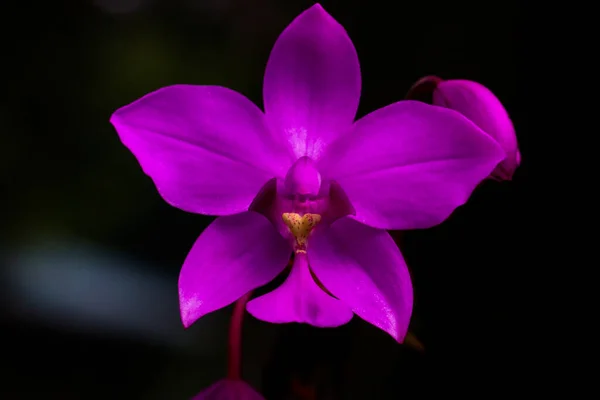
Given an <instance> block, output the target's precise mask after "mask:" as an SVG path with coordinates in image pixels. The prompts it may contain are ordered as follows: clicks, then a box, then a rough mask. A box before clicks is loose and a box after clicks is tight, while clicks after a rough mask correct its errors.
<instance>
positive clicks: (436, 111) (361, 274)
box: [111, 4, 504, 341]
mask: <svg viewBox="0 0 600 400" xmlns="http://www.w3.org/2000/svg"><path fill="white" fill-rule="evenodd" d="M360 91H361V77H360V67H359V62H358V57H357V54H356V50H355V48H354V46H353V44H352V41H351V40H350V38H349V37H348V35H347V33H346V31H345V30H344V28H343V27H342V26H341V25H340V24H339V23H338V22H337V21H335V20H334V19H333V18H332V17H331V16H330V15H329V14H328V13H327V12H326V11H325V10H324V9H323V8H322V7H321V6H320V5H318V4H317V5H314V6H313V7H311V8H309V9H308V10H307V11H305V12H303V13H302V14H301V15H300V16H298V17H297V18H296V19H295V20H294V21H293V22H292V23H291V24H290V25H289V26H288V27H287V28H286V29H285V30H284V31H283V33H282V34H281V35H280V37H279V38H278V39H277V42H276V43H275V46H274V47H273V50H272V52H271V55H270V57H269V61H268V63H267V67H266V71H265V77H264V87H263V98H264V108H265V112H264V113H263V112H262V111H261V110H260V109H259V108H258V107H256V106H255V105H254V104H252V103H251V102H250V101H249V100H248V99H247V98H246V97H244V96H243V95H241V94H239V93H237V92H234V91H232V90H230V89H226V88H223V87H216V86H191V85H176V86H170V87H166V88H162V89H159V90H157V91H155V92H153V93H150V94H148V95H146V96H145V97H143V98H141V99H139V100H137V101H135V102H134V103H132V104H130V105H127V106H125V107H123V108H121V109H119V110H118V111H116V112H115V113H114V115H113V116H112V118H111V122H112V123H113V125H114V126H115V128H116V130H117V131H118V133H119V135H120V138H121V140H122V142H123V143H124V144H125V146H127V147H128V148H129V149H130V150H131V152H132V153H133V154H134V155H135V156H136V157H137V159H138V161H139V162H140V164H141V167H142V169H143V170H144V172H145V173H146V174H147V175H149V176H150V177H151V178H152V180H153V181H154V183H155V185H156V187H157V189H158V192H159V193H160V194H161V195H162V197H163V198H164V199H165V200H166V201H167V202H168V203H170V204H171V205H173V206H175V207H178V208H180V209H182V210H185V211H188V212H193V213H200V214H208V215H217V216H219V218H217V219H216V220H215V221H214V222H213V223H212V224H211V225H209V226H208V228H207V229H206V230H205V231H204V232H203V233H202V234H201V235H200V237H199V238H198V240H197V241H196V243H195V244H194V246H193V247H192V250H191V251H190V253H189V254H188V256H187V258H186V260H185V262H184V265H183V267H182V269H181V274H180V277H179V297H180V307H181V317H182V321H183V324H184V326H186V327H188V326H190V325H191V324H192V323H193V322H194V321H196V320H197V319H198V318H200V317H201V316H203V315H205V314H207V313H210V312H212V311H215V310H217V309H220V308H222V307H225V306H227V305H229V304H231V303H232V302H234V301H236V299H238V298H240V297H241V296H242V295H244V294H245V293H247V292H249V291H251V290H253V289H254V288H257V287H259V286H262V285H264V284H266V283H268V282H269V281H271V280H272V279H274V278H275V277H276V276H277V275H278V274H280V273H281V272H282V271H283V270H284V268H285V267H286V265H287V264H288V261H289V259H290V254H291V253H292V252H293V253H294V254H295V256H294V263H293V266H292V269H291V272H290V274H289V276H288V277H287V280H286V281H285V282H284V283H283V284H282V286H280V287H279V288H277V289H275V290H274V291H273V292H271V293H267V294H265V295H263V296H261V297H258V298H256V299H254V300H252V301H250V302H249V303H248V305H247V310H248V311H249V312H250V313H251V314H252V315H254V316H255V317H256V318H258V319H261V320H264V321H268V322H274V323H286V322H303V323H309V324H312V325H315V326H318V327H334V326H339V325H342V324H345V323H347V322H348V321H350V319H351V318H352V316H353V314H356V315H358V316H359V317H361V318H363V319H364V320H366V321H368V322H370V323H371V324H373V325H375V326H377V327H379V328H380V329H383V330H384V331H386V332H387V333H389V334H390V335H391V336H392V337H394V338H395V339H396V340H398V341H402V340H403V338H404V336H405V335H406V331H407V328H408V324H409V321H410V315H411V312H412V305H413V291H412V285H411V281H410V275H409V272H408V269H407V266H406V264H405V262H404V259H403V257H402V255H401V253H400V251H399V250H398V247H397V246H396V245H395V243H394V241H393V240H392V238H391V237H390V235H389V234H388V233H387V232H386V231H385V229H399V230H400V229H420V228H428V227H431V226H434V225H436V224H439V223H440V222H442V221H443V220H444V219H446V218H447V217H448V216H449V215H450V214H451V213H452V212H453V210H454V209H455V208H456V207H458V206H459V205H461V204H463V203H464V202H465V201H466V200H467V199H468V197H469V196H470V194H471V192H472V191H473V189H474V188H475V187H476V186H477V185H478V184H479V183H480V182H481V180H483V179H484V178H485V177H486V176H488V175H489V173H490V172H491V171H492V170H493V169H494V167H495V166H496V165H497V164H498V162H499V161H500V160H502V159H503V158H504V152H503V151H502V150H501V149H500V148H499V146H498V145H497V144H496V142H495V141H494V140H492V139H491V138H490V137H489V136H488V135H486V134H485V133H484V132H483V131H482V130H481V129H480V128H479V127H477V126H476V125H475V124H474V123H472V122H471V121H469V120H468V119H467V118H465V117H464V116H462V115H461V114H460V113H458V112H455V111H453V110H448V109H445V108H441V107H434V106H431V105H427V104H424V103H422V102H418V101H401V102H398V103H395V104H392V105H389V106H387V107H384V108H382V109H380V110H377V111H375V112H373V113H371V114H369V115H367V116H365V117H364V118H362V119H360V120H358V121H356V122H354V119H355V115H356V111H357V108H358V102H359V97H360ZM322 288H325V290H324V289H322Z"/></svg>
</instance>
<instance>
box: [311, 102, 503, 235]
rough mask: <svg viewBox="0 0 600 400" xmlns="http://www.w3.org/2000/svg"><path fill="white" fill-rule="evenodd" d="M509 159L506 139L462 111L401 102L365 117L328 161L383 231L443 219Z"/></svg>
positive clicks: (323, 167)
mask: <svg viewBox="0 0 600 400" xmlns="http://www.w3.org/2000/svg"><path fill="white" fill-rule="evenodd" d="M503 158H504V152H503V151H502V149H501V148H500V147H499V146H498V144H497V143H496V142H495V141H494V140H493V139H492V138H490V137H489V136H488V135H487V134H485V133H484V132H483V131H482V130H481V129H480V128H478V127H477V126H476V125H475V124H474V123H473V122H471V121H469V120H468V119H467V118H466V117H464V116H462V115H461V114H459V113H458V112H455V111H452V110H448V109H445V108H442V107H435V106H431V105H428V104H425V103H421V102H418V101H401V102H398V103H395V104H392V105H390V106H387V107H384V108H382V109H380V110H377V111H375V112H373V113H371V114H369V115H367V116H366V117H364V118H362V119H361V120H359V121H358V122H357V123H356V124H355V126H354V130H353V131H352V133H351V134H349V135H346V136H344V137H343V138H341V139H339V140H337V141H336V142H335V143H333V144H332V145H331V146H330V147H329V148H328V149H327V151H326V153H325V155H324V157H323V158H322V159H321V160H320V163H319V168H320V171H321V173H322V175H323V176H324V177H326V178H329V179H333V180H336V181H337V182H338V183H339V184H340V186H341V187H342V189H343V190H344V192H345V193H346V194H347V195H348V198H349V199H350V202H351V203H352V205H353V206H354V208H355V210H356V219H357V220H358V221H361V222H363V223H365V224H367V225H370V226H373V227H376V228H382V229H419V228H428V227H431V226H433V225H436V224H439V223H440V222H442V221H443V220H444V219H446V218H447V217H448V216H449V215H450V214H451V213H452V212H453V211H454V209H455V208H456V207H458V206H460V205H461V204H463V203H465V202H466V200H467V199H468V198H469V196H470V194H471V192H472V191H473V189H474V188H475V187H476V186H477V185H478V184H479V183H480V182H481V181H482V180H483V179H485V178H486V177H487V176H488V175H489V173H490V172H491V171H492V170H493V169H494V167H495V166H496V165H497V164H498V162H500V161H501V160H502V159H503Z"/></svg>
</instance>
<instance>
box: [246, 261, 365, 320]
mask: <svg viewBox="0 0 600 400" xmlns="http://www.w3.org/2000/svg"><path fill="white" fill-rule="evenodd" d="M246 309H247V310H248V312H249V313H250V314H252V315H253V316H254V317H256V318H258V319H260V320H263V321H267V322H271V323H287V322H303V323H307V324H310V325H313V326H317V327H321V328H324V327H335V326H340V325H344V324H346V323H347V322H349V321H350V320H351V319H352V316H353V314H352V310H350V308H348V306H346V305H345V304H344V303H342V302H341V301H339V300H338V299H335V298H333V297H331V296H330V295H328V294H327V293H325V292H324V291H323V290H322V289H321V288H320V287H319V286H318V285H317V283H316V282H315V280H314V278H313V277H312V275H311V272H310V269H309V266H308V259H307V257H306V253H298V254H296V257H295V258H294V265H293V266H292V270H291V272H290V275H289V276H288V277H287V279H286V280H285V282H284V283H283V284H282V285H281V286H280V287H278V288H277V289H275V290H274V291H272V292H270V293H267V294H265V295H263V296H260V297H258V298H256V299H254V300H252V301H250V302H249V303H248V305H247V306H246Z"/></svg>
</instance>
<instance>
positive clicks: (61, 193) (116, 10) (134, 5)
mask: <svg viewBox="0 0 600 400" xmlns="http://www.w3.org/2000/svg"><path fill="white" fill-rule="evenodd" d="M313 3H314V2H311V1H300V0H294V1H291V0H286V1H283V0H253V1H250V0H220V1H219V0H195V1H194V0H186V1H184V0H173V1H166V0H165V1H159V0H120V1H119V0H95V1H64V0H55V1H48V2H42V1H37V2H8V3H6V4H5V5H4V7H3V11H2V14H1V18H2V24H1V25H2V28H1V29H2V31H3V34H2V41H3V42H4V44H3V47H2V61H3V62H2V67H3V68H2V69H3V74H2V75H3V87H4V102H3V106H2V107H1V108H0V119H1V121H2V124H1V126H2V130H3V132H2V135H1V136H0V181H1V182H2V183H0V188H2V197H1V202H2V203H1V204H2V207H0V213H2V214H1V217H2V218H1V219H0V234H1V236H0V257H1V258H0V261H1V263H2V265H1V267H2V269H1V273H2V275H0V278H1V279H2V280H1V282H0V283H1V285H2V286H1V287H0V298H1V299H2V306H3V307H2V310H1V314H0V324H1V326H0V337H1V338H2V341H1V343H2V354H1V357H0V360H1V361H0V362H1V364H0V365H1V366H2V371H1V375H0V377H1V383H0V398H2V399H4V398H6V399H10V400H12V399H15V400H16V399H38V398H45V399H162V400H170V399H173V400H178V399H188V398H189V397H191V396H192V395H193V394H195V393H197V392H198V391H200V390H201V389H202V388H203V387H205V386H207V385H209V384H210V383H211V382H213V381H215V380H217V379H219V378H221V377H223V376H224V374H225V351H226V332H227V323H228V318H229V314H230V312H231V307H228V308H226V309H224V310H220V311H217V312H215V313H213V314H211V315H209V316H206V317H205V318H203V319H201V320H200V321H199V322H197V323H196V324H195V325H194V326H193V327H192V328H190V329H189V330H187V331H185V330H184V329H183V327H182V326H181V323H180V321H179V313H178V303H177V277H178V273H179V269H180V266H181V264H182V262H183V260H184V258H185V256H186V254H187V251H188V250H189V249H190V248H191V245H192V244H193V242H194V241H195V239H196V238H197V236H198V235H199V234H200V232H202V230H203V229H204V227H206V225H207V224H208V223H209V222H210V221H211V220H212V219H211V218H208V217H203V216H198V215H192V214H187V213H185V212H182V211H179V210H177V209H175V208H172V207H170V206H168V205H167V204H166V203H165V202H164V201H163V200H162V199H161V198H160V197H159V195H158V194H157V192H156V190H155V188H154V186H153V184H152V182H151V181H150V179H149V178H148V177H146V176H145V175H144V174H143V172H142V171H141V169H140V168H139V166H138V164H137V162H136V160H135V159H134V157H133V156H132V155H131V154H130V153H129V151H128V150H127V149H126V148H125V147H124V146H123V145H122V144H121V143H120V141H119V139H118V137H117V135H116V133H115V132H114V130H113V128H112V126H111V125H110V124H109V122H108V118H109V116H110V115H111V113H112V112H113V111H114V110H116V109H117V108H118V107H121V106H122V105H125V104H127V103H129V102H131V101H133V100H135V99H137V98H139V97H140V96H142V95H144V94H146V93H148V92H150V91H153V90H155V89H157V88H159V87H161V86H166V85H171V84H175V83H191V84H213V85H222V86H227V87H230V88H233V89H235V90H237V91H240V92H242V93H244V94H245V95H247V96H248V97H249V98H250V99H252V100H253V101H255V102H257V103H258V104H261V90H262V77H263V71H264V66H265V64H266V61H267V57H268V55H269V52H270V50H271V47H272V45H273V43H274V41H275V39H276V38H277V36H278V35H279V33H280V32H281V31H282V30H283V29H284V28H285V26H287V24H289V23H290V22H291V20H292V19H293V18H294V17H295V16H297V15H298V14H299V13H300V12H301V11H303V10H304V9H306V8H308V7H309V6H311V5H312V4H313ZM322 5H323V6H324V7H325V9H326V10H327V11H328V12H329V13H330V14H332V15H333V16H334V18H336V19H337V20H338V21H339V22H340V23H341V24H342V25H343V26H344V27H345V28H346V29H347V31H348V33H349V34H350V36H351V38H352V39H353V41H354V44H355V46H356V48H357V51H358V54H359V58H360V61H361V69H362V80H363V92H362V100H361V106H360V109H359V115H358V116H359V117H360V116H362V115H365V114H366V113H368V112H370V111H372V110H374V109H377V108H379V107H382V106H384V105H387V104H389V103H392V102H395V101H398V100H401V99H402V98H403V97H404V95H405V93H406V91H407V90H408V89H409V87H410V86H411V85H412V84H413V83H414V82H415V81H416V80H417V79H419V78H420V77H422V76H425V75H430V74H434V75H438V76H440V77H443V78H446V79H453V78H461V79H470V80H475V81H478V82H480V83H482V84H484V85H485V86H487V87H488V88H490V89H491V90H492V91H493V92H494V93H495V94H496V95H497V96H498V97H499V98H500V99H501V101H502V102H503V103H504V105H505V106H506V108H507V110H508V111H509V113H510V115H511V117H512V119H513V122H514V124H515V126H516V130H517V135H518V139H519V142H520V148H521V153H522V159H523V162H522V165H521V167H520V169H519V170H518V171H517V173H516V175H515V177H514V180H513V181H512V182H503V183H497V182H485V183H484V184H483V185H482V186H481V187H479V188H478V189H477V190H476V192H475V193H474V195H473V197H472V198H471V200H470V201H469V203H468V204H467V205H466V206H464V207H461V208H459V209H458V210H457V211H456V212H455V213H454V215H453V216H452V217H451V218H450V219H449V220H448V221H446V222H445V223H443V224H442V225H440V226H438V227H435V228H433V229H429V230H424V231H413V232H406V233H395V234H394V235H395V237H397V238H398V241H399V243H400V244H401V248H402V251H403V253H404V255H405V258H406V260H407V263H408V265H409V267H410V269H411V273H412V276H413V283H414V286H415V310H414V317H413V322H412V325H411V331H412V332H413V333H414V335H415V336H416V337H418V338H419V340H420V341H421V343H423V345H424V346H425V351H424V352H420V351H417V350H415V349H413V348H410V347H409V346H403V345H398V344H396V343H395V342H394V341H393V340H392V339H391V338H390V337H388V336H387V335H386V334H385V333H383V332H380V331H378V330H377V329H376V328H374V327H372V326H370V325H368V324H367V323H365V322H363V321H361V320H360V319H359V318H356V317H355V318H354V320H353V321H352V322H351V323H350V324H349V325H347V326H345V327H342V328H338V329H329V330H319V329H314V328H311V327H308V326H303V325H295V324H292V325H269V324H266V323H263V322H261V321H257V320H254V319H253V318H252V317H250V316H248V317H247V319H246V325H245V337H244V377H245V378H246V379H247V380H248V381H250V382H251V383H252V384H253V385H254V386H255V387H257V388H258V389H260V390H261V391H262V392H263V393H264V394H265V396H266V397H267V398H268V399H285V398H292V397H286V396H289V395H290V393H291V392H292V391H293V390H292V387H295V388H296V389H294V390H295V391H296V392H298V386H301V387H311V386H313V387H317V388H318V390H319V391H320V393H325V392H330V393H333V395H332V397H324V396H321V397H318V398H334V399H388V398H389V399H396V398H405V399H411V398H425V397H429V396H432V395H444V396H447V395H459V396H463V397H469V398H470V397H473V398H488V397H489V396H490V394H492V393H493V394H494V395H496V394H498V393H499V392H504V391H506V392H509V393H510V392H514V390H516V389H515V388H517V387H519V386H520V385H521V383H522V381H523V380H525V379H526V377H527V374H528V373H529V372H528V365H527V357H526V353H527V349H526V344H524V343H523V339H522V334H523V329H524V323H525V322H526V319H527V318H526V316H525V315H524V311H522V310H521V307H522V306H521V303H520V300H521V297H520V294H521V293H522V292H523V290H522V289H523V287H522V284H521V283H520V276H521V275H522V274H524V273H526V271H527V268H528V266H529V264H528V260H529V259H528V254H527V248H526V245H525V243H526V239H529V236H528V234H529V232H528V228H529V225H528V222H527V221H528V220H527V213H526V211H528V210H526V207H527V206H526V204H527V201H528V198H527V170H528V155H529V143H530V140H531V138H532V136H533V135H534V133H533V132H532V131H530V130H529V129H528V126H529V125H528V121H527V113H526V111H527V103H526V97H525V95H524V91H525V88H524V87H523V86H522V82H523V81H524V79H523V75H524V72H523V71H524V68H525V66H524V61H523V59H522V57H521V55H522V50H523V45H524V44H523V43H524V41H525V40H526V39H527V36H526V35H527V32H526V31H525V30H523V29H522V28H521V27H522V25H521V22H522V21H521V17H520V12H521V11H520V10H519V9H518V6H517V2H516V1H512V2H511V1H509V2H507V1H504V2H496V3H489V2H466V1H452V2H446V3H442V2H439V3H436V2H420V1H401V2H383V1H366V0H363V1H358V0H345V1H342V0H338V1H333V0H332V1H322ZM265 290H266V289H265ZM298 398H302V397H298ZM304 398H307V399H308V398H309V397H304Z"/></svg>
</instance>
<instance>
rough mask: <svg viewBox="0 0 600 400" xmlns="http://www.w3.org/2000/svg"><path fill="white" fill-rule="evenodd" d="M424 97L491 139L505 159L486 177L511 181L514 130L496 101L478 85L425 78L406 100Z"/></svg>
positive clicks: (515, 160) (515, 161) (516, 157)
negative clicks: (468, 122)
mask: <svg viewBox="0 0 600 400" xmlns="http://www.w3.org/2000/svg"><path fill="white" fill-rule="evenodd" d="M420 97H424V98H425V99H426V101H428V102H429V103H432V104H434V105H436V106H440V107H446V108H449V109H451V110H455V111H458V112H459V113H461V114H462V115H464V116H465V117H467V118H469V119H470V120H471V121H473V122H474V123H475V124H477V126H479V127H480V128H481V129H482V130H483V131H484V132H486V133H487V134H488V135H490V136H491V137H492V138H494V139H495V140H496V141H497V142H498V144H499V145H500V146H501V147H502V149H504V151H505V157H504V159H503V160H502V161H501V162H500V163H499V164H498V166H497V167H496V168H495V169H494V171H492V173H491V174H490V178H491V179H494V180H497V181H504V180H511V179H512V177H513V174H514V173H515V171H516V169H517V167H518V166H519V165H520V164H521V153H520V152H519V147H518V143H517V136H516V134H515V128H514V125H513V123H512V121H511V120H510V117H509V116H508V113H507V112H506V109H505V108H504V106H503V105H502V103H501V102H500V100H498V98H497V97H496V96H495V95H494V94H493V93H492V92H491V91H490V90H489V89H488V88H486V87H485V86H483V85H481V84H480V83H477V82H473V81H468V80H460V79H457V80H447V81H445V80H442V79H440V78H438V77H437V76H426V77H424V78H422V79H420V80H419V81H417V83H415V84H414V85H413V86H412V88H411V89H410V90H409V94H408V95H407V98H420Z"/></svg>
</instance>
